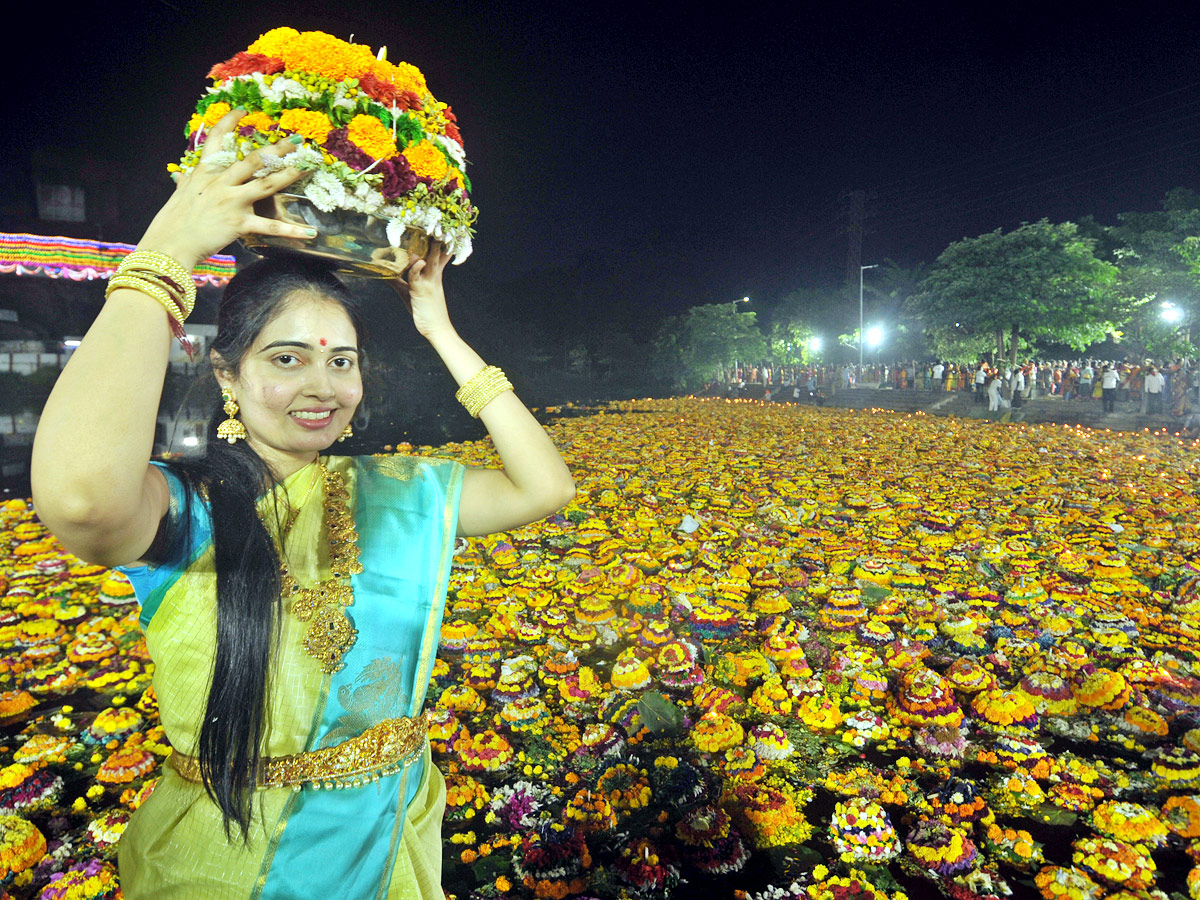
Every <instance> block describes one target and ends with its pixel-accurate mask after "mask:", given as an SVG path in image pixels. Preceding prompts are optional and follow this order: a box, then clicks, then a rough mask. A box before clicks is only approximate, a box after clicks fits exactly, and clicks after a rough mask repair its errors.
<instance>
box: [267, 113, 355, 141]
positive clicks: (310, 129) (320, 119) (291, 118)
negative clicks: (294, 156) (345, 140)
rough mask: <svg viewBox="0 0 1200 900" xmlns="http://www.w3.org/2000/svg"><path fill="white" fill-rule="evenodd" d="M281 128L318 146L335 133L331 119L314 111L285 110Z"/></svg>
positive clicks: (281, 118) (280, 119)
mask: <svg viewBox="0 0 1200 900" xmlns="http://www.w3.org/2000/svg"><path fill="white" fill-rule="evenodd" d="M360 118H362V117H361V116H360ZM374 121H378V120H377V119H376V120H374ZM279 127H280V128H286V129H287V130H288V131H295V132H296V133H297V134H302V135H304V136H305V137H306V138H308V139H309V140H313V141H316V142H317V143H318V144H323V143H324V142H325V138H327V137H329V132H331V131H333V123H332V122H330V121H329V117H328V116H326V115H325V113H323V112H318V111H316V110H312V109H288V110H284V113H283V115H282V116H280V117H279Z"/></svg>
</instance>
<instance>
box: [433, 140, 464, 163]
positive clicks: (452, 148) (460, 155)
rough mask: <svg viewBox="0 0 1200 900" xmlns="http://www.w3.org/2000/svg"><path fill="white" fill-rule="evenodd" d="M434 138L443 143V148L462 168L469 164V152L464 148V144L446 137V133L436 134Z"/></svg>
mask: <svg viewBox="0 0 1200 900" xmlns="http://www.w3.org/2000/svg"><path fill="white" fill-rule="evenodd" d="M433 137H434V140H435V141H437V142H438V144H440V145H441V147H442V149H443V150H445V151H446V153H448V154H449V155H450V158H451V159H452V160H454V164H455V165H456V166H458V168H459V169H460V170H461V169H462V168H463V166H465V165H466V164H467V152H466V151H465V150H464V149H463V146H462V144H460V143H459V142H458V141H456V140H454V139H453V138H449V137H446V135H444V134H435V135H434V136H433Z"/></svg>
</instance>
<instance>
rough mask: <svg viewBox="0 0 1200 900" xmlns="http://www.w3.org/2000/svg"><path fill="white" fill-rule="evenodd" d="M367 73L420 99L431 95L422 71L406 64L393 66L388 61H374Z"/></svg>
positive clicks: (368, 67) (369, 65)
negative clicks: (428, 94)
mask: <svg viewBox="0 0 1200 900" xmlns="http://www.w3.org/2000/svg"><path fill="white" fill-rule="evenodd" d="M366 71H367V72H370V74H372V75H374V76H375V77H376V78H378V79H379V80H380V81H385V82H387V83H388V84H393V85H395V86H396V87H397V88H399V89H400V90H402V91H412V92H413V93H414V94H416V95H417V96H418V97H424V96H425V95H426V94H427V93H429V88H427V87H426V86H425V76H424V75H422V74H421V70H420V69H418V68H417V67H416V66H410V65H409V64H408V63H406V62H402V63H394V64H393V63H390V62H387V61H386V60H378V59H372V60H371V62H370V63H369V64H368V66H367V69H366Z"/></svg>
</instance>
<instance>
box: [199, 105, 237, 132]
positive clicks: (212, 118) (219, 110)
mask: <svg viewBox="0 0 1200 900" xmlns="http://www.w3.org/2000/svg"><path fill="white" fill-rule="evenodd" d="M230 109H232V107H231V106H230V105H229V104H228V103H226V102H225V101H223V100H222V101H220V102H218V103H213V104H212V105H210V106H209V107H208V109H207V110H205V112H204V125H205V127H207V128H212V127H213V126H214V125H216V124H217V123H218V122H220V121H221V120H222V119H223V118H225V115H226V113H228V112H229V110H230Z"/></svg>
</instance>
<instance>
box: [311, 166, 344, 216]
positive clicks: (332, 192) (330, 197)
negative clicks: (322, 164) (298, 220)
mask: <svg viewBox="0 0 1200 900" xmlns="http://www.w3.org/2000/svg"><path fill="white" fill-rule="evenodd" d="M304 196H306V197H307V198H308V199H309V200H311V201H312V202H313V206H315V207H316V208H317V209H319V210H321V212H333V211H334V210H335V209H338V208H340V207H344V206H345V204H346V187H345V185H343V184H342V183H341V181H339V180H338V178H337V176H336V175H334V174H333V173H332V172H326V171H323V170H317V171H316V172H313V174H312V177H311V178H310V179H309V180H308V183H307V184H306V185H304Z"/></svg>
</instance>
